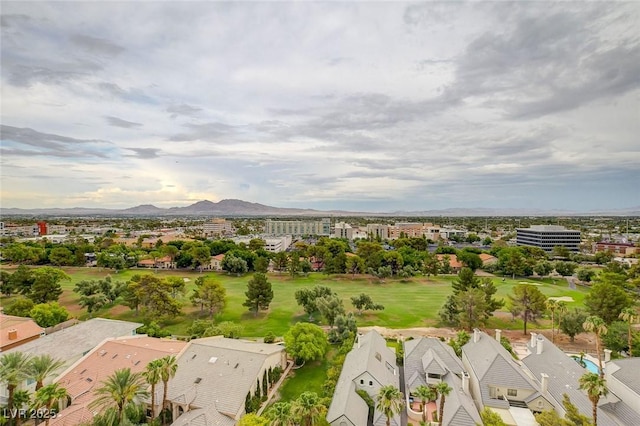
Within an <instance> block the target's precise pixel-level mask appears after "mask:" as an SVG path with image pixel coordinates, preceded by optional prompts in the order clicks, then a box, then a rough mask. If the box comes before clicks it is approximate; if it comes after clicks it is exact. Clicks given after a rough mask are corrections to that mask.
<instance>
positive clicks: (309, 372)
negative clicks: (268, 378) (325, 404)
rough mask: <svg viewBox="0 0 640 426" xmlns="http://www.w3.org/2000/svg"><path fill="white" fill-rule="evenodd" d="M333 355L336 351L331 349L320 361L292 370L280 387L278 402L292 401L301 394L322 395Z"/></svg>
mask: <svg viewBox="0 0 640 426" xmlns="http://www.w3.org/2000/svg"><path fill="white" fill-rule="evenodd" d="M335 355H336V350H335V349H334V348H331V349H329V352H328V353H327V355H326V356H325V357H324V358H323V359H322V360H320V361H312V362H308V363H306V364H305V365H304V366H302V367H301V368H299V369H297V370H293V372H292V374H291V375H290V376H289V377H288V378H287V379H286V380H285V381H284V383H283V384H282V387H280V399H279V401H283V402H287V401H293V400H295V399H296V398H298V397H299V396H300V394H301V393H303V392H315V393H317V394H318V395H322V385H323V384H324V382H325V380H326V379H327V369H328V368H329V363H330V362H331V360H332V359H333V357H334V356H335Z"/></svg>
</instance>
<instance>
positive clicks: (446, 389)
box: [435, 382, 453, 424]
mask: <svg viewBox="0 0 640 426" xmlns="http://www.w3.org/2000/svg"><path fill="white" fill-rule="evenodd" d="M435 390H436V393H437V394H438V395H439V396H440V406H439V408H438V421H439V422H440V424H442V420H443V418H444V402H445V400H446V398H447V395H449V394H450V393H451V391H452V390H453V389H452V388H451V386H449V385H448V384H447V382H440V383H438V384H437V385H436V387H435Z"/></svg>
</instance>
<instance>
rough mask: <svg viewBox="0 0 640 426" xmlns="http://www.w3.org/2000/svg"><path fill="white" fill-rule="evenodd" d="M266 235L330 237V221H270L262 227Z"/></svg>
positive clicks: (326, 219) (325, 219)
mask: <svg viewBox="0 0 640 426" xmlns="http://www.w3.org/2000/svg"><path fill="white" fill-rule="evenodd" d="M264 233H265V234H266V235H325V236H329V235H331V219H329V218H324V219H322V220H271V219H267V221H266V223H265V226H264Z"/></svg>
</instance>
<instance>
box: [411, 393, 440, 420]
mask: <svg viewBox="0 0 640 426" xmlns="http://www.w3.org/2000/svg"><path fill="white" fill-rule="evenodd" d="M413 396H415V397H416V398H418V399H419V400H420V407H422V421H423V422H425V423H426V422H427V402H429V401H433V400H434V399H436V392H435V390H433V389H432V388H430V387H429V386H425V385H420V386H418V387H417V388H416V389H415V390H414V391H413Z"/></svg>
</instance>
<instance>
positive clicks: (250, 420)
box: [238, 413, 269, 426]
mask: <svg viewBox="0 0 640 426" xmlns="http://www.w3.org/2000/svg"><path fill="white" fill-rule="evenodd" d="M238 426H269V420H267V419H265V418H264V417H261V416H258V415H257V414H254V413H249V414H245V415H244V416H242V417H240V420H239V421H238Z"/></svg>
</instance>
